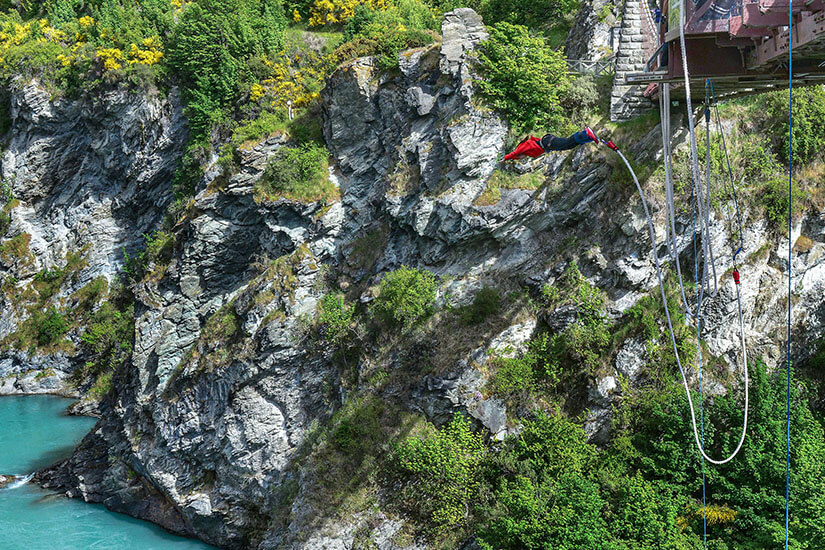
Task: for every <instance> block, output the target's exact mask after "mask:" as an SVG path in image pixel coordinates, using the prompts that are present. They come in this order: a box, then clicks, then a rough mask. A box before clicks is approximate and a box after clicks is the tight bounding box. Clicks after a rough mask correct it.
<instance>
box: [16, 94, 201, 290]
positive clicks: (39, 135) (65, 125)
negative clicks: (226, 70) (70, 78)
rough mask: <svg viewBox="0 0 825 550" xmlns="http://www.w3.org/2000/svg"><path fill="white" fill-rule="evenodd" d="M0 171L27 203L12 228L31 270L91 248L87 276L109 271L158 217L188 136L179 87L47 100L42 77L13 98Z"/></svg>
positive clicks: (110, 271)
mask: <svg viewBox="0 0 825 550" xmlns="http://www.w3.org/2000/svg"><path fill="white" fill-rule="evenodd" d="M11 117H12V128H11V131H10V135H11V140H10V142H9V144H8V146H7V147H6V149H5V150H4V152H3V156H2V168H1V169H0V171H1V172H2V177H3V179H4V180H5V181H6V182H11V188H12V191H13V193H14V196H15V197H16V198H17V199H19V200H20V201H21V202H22V204H21V206H19V207H17V208H16V209H14V210H13V212H12V226H11V228H10V231H9V233H10V234H16V233H29V234H30V235H31V245H30V248H31V252H32V254H33V255H34V258H35V268H36V269H39V268H41V267H53V266H57V265H60V264H61V263H62V262H63V261H64V259H65V255H66V253H67V252H70V251H72V252H73V251H77V250H80V249H82V248H83V247H85V246H89V247H90V248H89V250H88V254H87V261H88V263H89V268H88V277H89V278H92V277H95V276H98V275H111V274H112V273H114V272H115V271H116V270H117V269H118V268H119V266H120V265H121V261H122V253H121V249H122V247H124V246H125V247H126V248H132V247H133V246H134V245H135V244H136V243H137V242H139V240H140V238H141V235H142V233H144V232H146V231H150V230H151V229H153V228H154V227H155V226H156V225H157V222H158V220H159V218H160V216H162V214H163V212H164V209H165V207H166V203H167V201H169V199H170V198H171V195H170V193H169V190H170V185H171V176H172V173H173V172H174V170H175V167H176V164H177V159H178V157H179V155H180V152H181V150H182V148H183V144H184V142H185V138H186V126H185V123H184V119H183V117H182V115H181V107H180V103H179V101H178V96H177V92H176V91H174V90H173V91H172V93H171V94H170V96H169V97H168V98H160V97H157V96H146V95H145V94H136V93H130V92H127V91H113V92H107V93H106V94H104V95H103V96H102V97H99V98H97V99H95V100H79V101H67V100H58V101H51V99H50V94H49V92H47V91H46V90H44V89H43V88H41V87H39V86H38V85H37V83H36V82H31V83H29V84H26V85H25V86H23V87H22V89H20V90H16V91H15V92H14V93H13V95H12V110H11Z"/></svg>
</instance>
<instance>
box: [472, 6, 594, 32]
mask: <svg viewBox="0 0 825 550" xmlns="http://www.w3.org/2000/svg"><path fill="white" fill-rule="evenodd" d="M578 7H579V0H539V1H530V0H485V1H484V2H483V4H482V8H481V15H482V16H483V17H484V22H485V23H486V24H488V25H498V24H500V23H502V22H505V23H510V24H511V25H524V26H525V27H527V28H528V29H531V30H541V31H543V32H544V33H548V32H550V31H551V30H552V29H553V28H554V27H556V26H557V25H559V24H560V23H561V22H562V20H563V19H564V18H565V17H572V16H575V14H576V11H577V10H578Z"/></svg>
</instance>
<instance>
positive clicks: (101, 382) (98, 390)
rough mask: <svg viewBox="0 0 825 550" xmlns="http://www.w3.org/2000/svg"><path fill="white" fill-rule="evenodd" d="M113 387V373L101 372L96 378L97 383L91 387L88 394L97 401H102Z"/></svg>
mask: <svg viewBox="0 0 825 550" xmlns="http://www.w3.org/2000/svg"><path fill="white" fill-rule="evenodd" d="M111 389H112V373H111V372H107V373H104V374H101V375H100V377H98V378H97V380H95V383H94V384H93V385H92V387H91V388H89V391H88V395H89V396H90V397H91V398H92V399H94V400H95V401H100V400H101V399H103V398H104V397H105V396H106V394H107V393H109V391H111Z"/></svg>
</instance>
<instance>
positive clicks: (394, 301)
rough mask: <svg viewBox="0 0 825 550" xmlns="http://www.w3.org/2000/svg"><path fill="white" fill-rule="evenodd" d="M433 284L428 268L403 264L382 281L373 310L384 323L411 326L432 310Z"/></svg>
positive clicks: (434, 283)
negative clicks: (416, 267)
mask: <svg viewBox="0 0 825 550" xmlns="http://www.w3.org/2000/svg"><path fill="white" fill-rule="evenodd" d="M436 287H437V285H436V281H435V277H434V276H433V274H432V273H430V272H429V271H425V270H423V269H415V268H408V267H406V266H402V267H401V268H400V269H396V270H395V271H392V272H390V273H387V274H386V275H385V276H384V278H383V279H382V280H381V285H380V287H379V289H378V297H377V298H376V299H375V300H374V301H373V304H372V311H373V313H374V314H375V315H376V317H378V318H379V319H380V320H381V321H383V322H385V323H388V324H390V325H396V326H398V325H400V326H402V327H404V328H407V327H410V326H412V325H414V324H415V323H417V322H419V321H421V320H422V319H424V318H425V317H427V316H428V315H430V313H432V308H433V304H434V303H435V291H436Z"/></svg>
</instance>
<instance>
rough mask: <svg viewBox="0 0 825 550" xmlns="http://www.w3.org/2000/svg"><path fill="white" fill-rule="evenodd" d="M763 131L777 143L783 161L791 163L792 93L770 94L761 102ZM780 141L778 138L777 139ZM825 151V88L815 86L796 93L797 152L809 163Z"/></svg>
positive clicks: (796, 157) (796, 155)
mask: <svg viewBox="0 0 825 550" xmlns="http://www.w3.org/2000/svg"><path fill="white" fill-rule="evenodd" d="M758 109H759V114H760V116H759V118H758V120H759V126H760V129H761V131H762V132H763V133H764V134H765V135H766V136H769V138H770V139H773V140H774V143H775V144H776V148H777V151H776V152H777V154H779V156H780V159H781V160H782V161H783V162H784V163H786V164H787V162H788V143H789V142H788V93H787V92H775V93H772V94H766V95H765V96H763V97H762V98H760V101H759V103H758ZM777 138H778V139H777ZM823 150H825V88H823V87H822V86H811V87H807V88H800V89H797V90H794V95H793V153H794V160H795V162H797V163H800V164H805V163H808V162H811V161H812V160H814V159H815V158H817V157H821V156H822V151H823Z"/></svg>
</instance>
